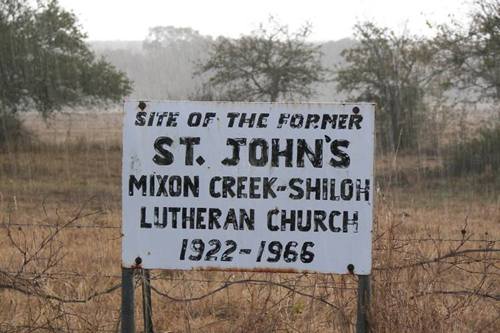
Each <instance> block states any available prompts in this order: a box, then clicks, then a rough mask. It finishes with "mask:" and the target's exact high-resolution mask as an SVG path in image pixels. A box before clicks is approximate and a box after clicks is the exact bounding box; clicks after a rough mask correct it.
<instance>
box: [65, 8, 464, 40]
mask: <svg viewBox="0 0 500 333" xmlns="http://www.w3.org/2000/svg"><path fill="white" fill-rule="evenodd" d="M60 3H61V5H62V6H63V7H64V8H66V9H68V10H71V11H73V12H74V13H75V14H76V15H77V16H78V18H79V22H80V24H81V25H82V27H83V29H84V31H86V32H87V33H88V36H89V39H90V40H143V39H144V38H145V37H146V35H147V32H148V28H149V27H152V26H157V25H163V26H167V25H173V26H176V27H192V28H194V29H195V30H198V31H199V32H200V33H202V34H204V35H212V36H219V35H224V36H228V37H239V36H240V35H241V34H245V33H248V32H250V31H252V30H254V29H255V28H257V27H258V24H259V23H261V22H265V21H266V20H267V18H268V17H269V16H270V15H272V16H274V17H276V18H277V19H278V20H279V21H280V22H281V23H284V24H288V25H289V26H290V27H291V28H292V29H296V28H297V27H299V26H301V25H302V24H304V22H310V23H312V26H313V34H312V36H311V39H312V40H317V41H325V40H337V39H341V38H344V37H351V36H352V27H353V25H354V24H355V23H356V22H359V21H366V20H370V21H374V22H376V23H378V24H379V25H384V26H388V27H390V28H392V29H395V30H396V31H402V30H403V29H405V27H406V28H407V30H409V31H410V32H412V33H415V34H424V35H429V34H430V30H429V29H428V28H427V26H426V21H427V20H428V21H430V22H434V23H436V22H449V20H450V18H449V15H450V14H451V15H453V16H454V17H455V18H456V19H458V20H464V19H465V18H466V13H467V12H468V11H469V8H470V3H471V0H343V1H340V0H302V1H298V0H244V1H240V0H205V1H203V0H173V1H172V0H163V1H161V0H140V1H132V0H60Z"/></svg>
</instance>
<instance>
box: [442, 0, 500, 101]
mask: <svg viewBox="0 0 500 333" xmlns="http://www.w3.org/2000/svg"><path fill="white" fill-rule="evenodd" d="M470 18H471V21H470V24H469V25H467V26H464V25H463V24H461V23H459V22H453V23H451V24H444V25H439V26H438V28H437V31H438V34H437V36H436V37H435V39H434V43H435V45H436V46H437V48H438V49H439V50H440V54H442V57H441V58H442V61H441V64H440V66H441V67H443V68H446V69H447V72H448V76H447V80H448V81H449V84H450V85H451V86H453V87H456V88H459V89H461V90H469V91H471V92H472V93H473V94H474V95H475V96H476V99H479V100H499V99H500V0H476V1H474V8H473V11H472V13H471V15H470ZM468 95H470V94H466V96H468Z"/></svg>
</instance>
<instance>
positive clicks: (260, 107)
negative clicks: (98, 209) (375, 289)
mask: <svg viewBox="0 0 500 333" xmlns="http://www.w3.org/2000/svg"><path fill="white" fill-rule="evenodd" d="M373 157H374V106H373V105H372V104H270V103H216V102H163V101H162V102H159V101H158V102H126V103H125V120H124V133H123V177H122V182H123V183H122V191H123V193H122V195H123V234H124V237H123V243H122V260H123V265H124V266H125V267H131V266H134V265H135V264H136V263H139V262H140V263H141V265H142V267H144V268H151V269H154V268H159V269H235V270H256V271H285V272H288V271H289V272H292V271H315V272H324V273H343V274H344V273H349V272H351V273H352V272H354V273H355V274H369V273H370V270H371V231H372V211H373V193H374V192H373V188H374V183H373Z"/></svg>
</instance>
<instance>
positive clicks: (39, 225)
mask: <svg viewBox="0 0 500 333" xmlns="http://www.w3.org/2000/svg"><path fill="white" fill-rule="evenodd" d="M10 227H25V228H53V229H57V228H61V229H121V226H112V225H95V224H73V225H68V226H62V225H60V224H46V223H0V228H10Z"/></svg>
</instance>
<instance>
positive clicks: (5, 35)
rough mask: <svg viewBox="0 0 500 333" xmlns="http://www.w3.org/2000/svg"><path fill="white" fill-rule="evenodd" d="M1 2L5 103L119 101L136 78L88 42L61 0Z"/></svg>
mask: <svg viewBox="0 0 500 333" xmlns="http://www.w3.org/2000/svg"><path fill="white" fill-rule="evenodd" d="M31 3H32V2H31V1H24V0H2V1H1V2H0V45H1V47H0V109H2V110H4V112H6V111H8V112H12V113H15V112H16V111H20V110H26V109H36V110H38V111H40V112H42V113H44V114H46V113H49V112H51V111H54V110H58V109H60V108H61V107H62V106H65V105H68V106H72V105H77V104H85V103H92V102H97V101H118V100H120V99H121V98H122V97H123V96H124V95H126V94H128V93H129V92H130V91H131V87H130V82H129V81H128V79H127V78H126V77H125V75H124V74H123V73H121V72H119V71H117V70H116V69H115V68H114V67H113V66H112V65H110V64H109V63H107V62H106V61H104V60H103V59H96V57H95V55H94V54H93V53H92V52H91V51H90V50H89V49H88V47H87V45H86V44H85V42H84V38H85V34H84V33H82V32H81V30H80V28H79V26H78V24H77V21H76V17H75V16H74V14H72V13H70V12H67V11H65V10H63V9H62V8H60V7H59V4H58V2H57V1H56V0H49V1H38V2H37V7H36V8H32V7H31V6H30V4H31Z"/></svg>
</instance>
